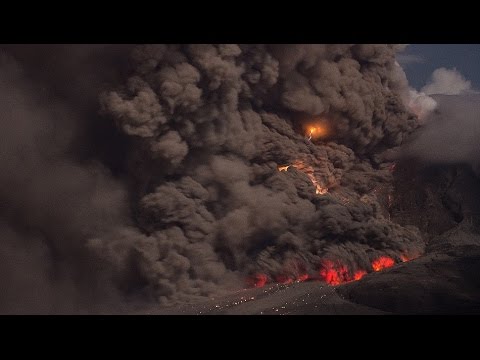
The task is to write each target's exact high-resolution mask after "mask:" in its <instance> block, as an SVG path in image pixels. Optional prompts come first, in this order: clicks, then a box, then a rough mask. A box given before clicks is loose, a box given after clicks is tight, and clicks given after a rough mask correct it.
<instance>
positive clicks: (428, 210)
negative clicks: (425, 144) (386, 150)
mask: <svg viewBox="0 0 480 360" xmlns="http://www.w3.org/2000/svg"><path fill="white" fill-rule="evenodd" d="M395 180H396V184H395V187H396V190H397V192H398V194H401V196H397V197H396V199H395V203H394V205H393V206H392V218H393V219H394V220H395V221H398V222H400V223H402V222H403V223H410V224H412V223H413V224H415V225H416V226H418V227H419V228H420V229H421V230H422V232H423V233H424V234H425V235H426V237H427V239H428V244H427V247H426V251H425V254H424V255H423V256H421V257H419V258H417V259H415V260H412V261H409V262H404V263H401V264H397V265H395V266H394V267H392V268H389V269H386V270H384V271H381V272H373V273H370V274H367V275H366V276H364V277H363V278H362V279H361V280H359V281H354V282H350V283H346V284H342V285H339V286H328V285H326V284H325V283H323V282H318V281H308V282H303V283H298V282H296V283H293V284H288V285H287V284H269V285H267V286H265V287H262V288H256V289H245V290H242V291H239V292H236V293H234V294H231V295H229V296H224V297H218V298H212V299H210V300H208V301H205V302H201V303H198V304H193V305H184V306H176V307H170V308H162V309H158V308H150V309H148V310H145V309H142V310H141V311H138V312H136V313H140V314H183V315H205V314H219V315H220V314H238V315H245V314H249V315H307V314H312V315H352V314H358V315H377V314H378V315H380V314H478V313H480V279H479V277H478V276H477V274H478V273H479V272H480V227H479V224H478V222H477V221H476V220H475V219H478V215H479V213H480V211H479V210H480V209H479V205H478V203H477V201H476V200H477V199H478V198H479V196H480V186H479V185H480V184H479V180H478V178H477V177H476V176H475V175H474V173H473V172H472V171H471V170H470V168H468V167H466V166H465V167H462V166H450V167H445V166H443V167H427V168H419V166H416V165H412V162H408V166H407V162H404V163H399V164H398V168H397V170H396V175H395Z"/></svg>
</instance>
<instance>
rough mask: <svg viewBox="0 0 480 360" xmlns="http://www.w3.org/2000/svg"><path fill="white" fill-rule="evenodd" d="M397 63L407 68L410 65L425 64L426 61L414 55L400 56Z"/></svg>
mask: <svg viewBox="0 0 480 360" xmlns="http://www.w3.org/2000/svg"><path fill="white" fill-rule="evenodd" d="M397 61H398V62H399V64H400V65H402V66H407V65H410V64H421V63H424V62H425V59H424V58H423V57H421V56H420V55H414V54H398V55H397Z"/></svg>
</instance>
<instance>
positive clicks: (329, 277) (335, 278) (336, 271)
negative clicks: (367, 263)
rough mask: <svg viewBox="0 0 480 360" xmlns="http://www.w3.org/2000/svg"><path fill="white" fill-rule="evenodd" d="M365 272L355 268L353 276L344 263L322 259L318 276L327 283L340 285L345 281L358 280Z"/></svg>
mask: <svg viewBox="0 0 480 360" xmlns="http://www.w3.org/2000/svg"><path fill="white" fill-rule="evenodd" d="M366 273H367V272H366V271H365V270H357V271H356V272H355V273H354V274H353V276H352V274H351V273H350V271H349V269H348V267H347V266H346V265H343V264H340V263H338V262H337V263H334V262H333V261H331V260H324V261H323V262H322V268H321V269H320V277H321V278H322V279H323V280H324V281H325V282H326V283H327V284H329V285H333V286H335V285H340V284H343V283H346V282H350V281H355V280H360V279H361V278H362V277H363V276H364V275H365V274H366Z"/></svg>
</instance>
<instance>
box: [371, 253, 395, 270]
mask: <svg viewBox="0 0 480 360" xmlns="http://www.w3.org/2000/svg"><path fill="white" fill-rule="evenodd" d="M393 265H395V261H394V260H393V259H392V258H391V257H389V256H380V257H379V258H378V259H375V260H373V261H372V269H373V271H381V270H384V269H387V268H389V267H392V266H393Z"/></svg>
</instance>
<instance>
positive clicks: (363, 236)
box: [0, 44, 424, 312]
mask: <svg viewBox="0 0 480 360" xmlns="http://www.w3.org/2000/svg"><path fill="white" fill-rule="evenodd" d="M130 49H131V50H132V51H129V53H130V55H129V57H126V56H117V57H119V58H122V59H124V60H128V61H125V62H124V63H121V64H116V65H115V66H116V67H117V68H119V70H118V71H117V72H116V73H115V72H113V73H110V72H107V75H108V76H107V75H105V76H104V77H102V76H99V78H100V79H103V80H102V81H100V80H98V79H99V78H97V77H92V76H88V77H85V79H90V80H85V81H86V84H84V86H83V87H81V86H80V85H79V87H81V88H82V89H85V92H86V93H87V94H88V96H86V97H84V99H95V100H88V101H87V100H85V101H84V102H83V101H75V100H72V99H76V98H77V95H78V94H77V93H76V92H73V93H72V94H70V95H69V94H67V96H66V98H64V99H62V101H60V100H58V96H57V95H55V96H53V97H52V98H51V99H53V98H54V99H57V100H58V101H56V102H52V100H51V99H49V100H48V101H46V102H45V103H44V104H41V106H39V105H38V104H36V103H35V101H36V99H37V95H36V92H35V91H33V92H29V91H27V90H25V89H26V88H28V84H29V82H40V83H41V82H42V81H45V79H42V78H41V76H40V79H39V78H38V77H37V78H35V79H25V77H22V76H21V75H18V76H17V75H13V77H12V75H11V74H12V71H11V70H3V71H2V72H1V73H2V77H1V79H2V81H3V85H2V87H0V90H1V91H2V93H3V92H5V96H7V97H6V99H7V100H6V101H5V102H4V106H3V108H2V109H0V111H1V114H2V117H3V118H4V119H8V121H3V122H2V123H3V125H2V127H3V128H2V129H1V130H2V131H1V133H2V134H5V135H1V136H2V138H1V140H2V141H1V142H0V146H3V151H2V152H1V153H0V154H1V155H0V165H1V166H2V167H3V169H4V170H5V171H4V172H3V174H4V175H3V176H1V177H0V181H1V182H2V192H3V193H2V194H1V196H2V202H3V203H4V204H9V205H8V206H5V207H4V209H2V213H1V215H2V217H1V218H2V220H3V222H1V224H4V225H2V231H3V232H4V233H5V234H8V236H7V238H8V239H9V240H8V241H7V240H6V241H4V243H2V248H1V249H2V251H1V252H0V254H10V253H12V252H13V251H14V250H12V249H15V254H17V255H16V256H18V258H19V262H22V261H23V262H29V264H30V266H31V267H32V271H31V272H32V274H36V276H39V277H41V278H42V281H43V282H45V283H46V284H49V287H50V288H51V289H52V290H51V294H53V295H51V298H58V296H57V295H56V293H55V292H57V293H58V292H63V291H67V290H63V289H64V287H66V288H67V289H69V290H68V291H69V292H68V291H67V293H69V294H71V299H72V301H70V305H69V307H68V310H67V311H71V309H72V308H75V306H76V305H71V303H75V301H77V303H78V301H79V300H78V299H79V298H82V296H84V295H85V294H86V293H92V294H94V295H92V296H93V297H94V298H95V297H96V299H98V298H102V299H104V298H106V297H107V295H106V294H105V293H108V295H109V296H112V297H117V296H126V297H127V298H128V297H132V296H133V297H143V298H147V299H151V300H154V301H158V302H160V303H162V304H173V303H178V302H187V301H193V300H196V299H202V298H205V297H208V296H212V295H214V294H219V293H221V292H223V291H228V290H229V289H238V288H239V287H243V286H244V280H245V278H246V277H247V276H248V275H250V274H253V273H265V274H267V275H268V276H269V277H270V278H272V279H274V278H275V276H276V275H278V274H280V273H285V274H290V275H292V276H294V275H295V274H296V273H298V272H299V271H306V272H311V273H314V272H317V271H318V266H319V264H320V263H321V261H322V259H325V258H329V259H338V260H341V261H342V262H343V263H345V264H348V265H349V267H351V268H352V269H356V268H366V267H367V266H368V265H369V264H370V262H371V260H372V259H373V258H375V257H377V256H379V255H384V254H386V255H390V256H392V257H395V258H398V256H399V254H401V253H402V252H408V251H417V252H418V251H421V250H422V249H423V246H424V243H423V240H422V238H421V236H420V234H419V232H418V230H416V229H415V228H412V227H402V226H400V225H398V224H395V223H393V222H391V221H390V220H389V215H388V201H387V199H388V195H389V194H390V193H391V192H392V186H391V180H392V173H391V171H390V169H389V167H390V165H391V164H390V163H388V162H387V161H386V160H385V159H384V158H383V154H385V152H386V151H388V150H389V149H392V148H396V147H398V146H400V145H401V144H402V143H403V142H404V140H405V139H406V138H407V137H408V136H409V134H411V133H412V131H414V130H415V128H416V127H417V126H418V123H417V120H416V118H415V116H414V115H413V114H411V113H410V112H409V111H408V110H407V109H406V108H405V106H404V105H403V102H402V96H404V94H405V93H406V92H407V91H408V88H407V86H408V84H406V82H405V80H404V79H403V78H402V77H401V76H399V69H398V65H397V64H396V62H395V54H396V52H397V51H398V50H399V49H401V47H400V46H394V45H232V44H227V45H202V44H195V45H144V46H137V47H134V48H130V47H122V48H117V47H115V46H113V47H108V46H106V47H100V48H94V49H90V51H91V52H90V54H96V56H98V57H99V58H101V59H103V60H102V61H100V60H99V62H98V63H97V64H96V66H93V65H91V66H90V65H89V66H86V67H82V66H79V67H80V68H81V70H82V71H79V72H77V76H78V74H82V73H85V74H90V75H91V74H101V73H102V72H101V70H102V69H104V68H105V69H106V68H109V69H111V68H112V66H111V62H112V59H113V58H115V56H112V54H114V55H124V54H125V52H126V51H127V50H130ZM7 50H8V51H9V52H11V53H14V54H16V56H17V57H18V58H22V51H21V50H19V49H13V50H12V49H7ZM57 54H59V55H58V56H60V58H61V57H67V58H69V56H71V55H68V52H65V53H63V52H62V51H60V50H58V53H57ZM100 54H101V56H100ZM94 57H95V56H94ZM23 62H24V63H25V60H24V61H23ZM27 62H28V61H27ZM40 63H41V61H40ZM86 63H87V64H92V62H90V61H86ZM8 64H9V63H8V62H7V63H6V64H2V69H7V68H6V67H8V66H11V65H8ZM93 64H95V62H94V61H93ZM27 65H28V64H27ZM115 66H114V67H113V68H115ZM27 67H28V66H27ZM73 68H75V66H73ZM63 73H69V72H68V71H66V72H65V69H64V68H63V69H60V70H59V73H58V74H56V73H55V71H53V70H52V74H56V76H53V77H54V78H55V79H59V80H58V84H57V85H56V87H54V88H56V89H57V90H58V89H62V87H66V86H67V84H65V83H62V81H61V78H62V77H67V78H68V76H67V75H63ZM115 83H116V84H115ZM2 88H3V89H4V90H2ZM12 89H16V90H15V91H14V92H12ZM59 92H60V93H61V91H59ZM12 94H14V95H12ZM8 96H10V97H8ZM97 99H99V102H100V111H101V116H98V115H97V114H95V116H93V115H92V114H94V113H91V112H89V111H87V110H85V108H84V106H86V107H87V108H92V109H97V107H96V106H95V105H94V104H96V101H97ZM319 118H321V119H323V120H324V121H325V122H326V123H327V124H328V126H329V128H330V129H331V132H330V135H329V136H328V137H327V138H325V139H319V140H314V141H313V142H310V141H308V140H306V137H305V131H304V129H303V127H304V125H305V124H306V123H308V122H312V121H313V120H315V119H319ZM92 119H94V121H92ZM97 122H98V123H97ZM86 124H89V125H88V126H86ZM105 124H113V125H114V126H111V127H108V126H107V127H106V129H107V130H108V131H107V130H104V132H103V133H101V134H103V135H105V134H108V135H109V136H113V135H112V134H114V133H115V134H116V135H115V139H119V140H118V141H117V142H111V141H110V140H109V139H108V138H103V137H101V136H99V135H98V132H99V131H100V130H98V129H99V128H101V127H102V126H106V125H105ZM93 138H95V139H96V140H95V142H94V141H93V140H92V139H93ZM52 139H57V141H58V142H59V143H57V142H53V141H52ZM102 139H103V142H102ZM71 144H74V145H75V146H71ZM79 144H86V145H85V146H90V147H92V150H91V151H90V152H88V151H87V152H85V151H83V152H82V150H81V149H82V146H79ZM72 149H73V150H72ZM79 149H80V150H79ZM98 149H102V151H105V152H106V153H107V155H105V157H100V156H99V155H98V154H97V150H98ZM78 152H80V153H82V154H84V158H82V159H81V160H82V161H79V159H78ZM85 153H87V154H89V156H86V155H85ZM19 164H22V165H23V166H19ZM112 164H116V165H115V166H118V167H119V169H117V170H118V171H117V173H118V174H116V175H115V174H112V172H111V170H109V167H110V169H111V168H112V166H113V165H112ZM287 164H297V165H298V164H301V165H298V166H297V168H295V167H291V168H289V169H288V171H286V172H280V171H278V169H277V166H279V165H287ZM299 169H300V170H299ZM312 176H313V177H314V178H315V179H316V180H317V181H318V182H319V184H321V186H324V187H329V192H328V193H327V194H325V195H317V194H315V187H314V185H313V184H312V181H311V177H312ZM17 244H25V245H22V246H23V247H22V246H20V245H17ZM17 246H18V248H17ZM79 254H81V255H79ZM0 256H5V257H7V255H0ZM8 256H10V255H8ZM25 259H27V260H25ZM30 259H31V261H30ZM45 259H47V260H45ZM5 264H7V265H4V266H6V267H8V269H10V270H9V271H10V272H9V271H5V273H6V274H10V275H9V278H8V281H6V282H3V283H4V284H9V283H15V284H17V283H19V281H20V282H21V281H24V282H25V284H28V281H30V280H28V281H27V280H25V279H23V278H22V279H20V278H18V280H17V277H18V276H20V275H19V274H20V272H19V271H17V270H16V268H15V266H14V265H8V264H10V263H9V262H5ZM38 264H41V266H40V265H38ZM45 264H47V266H46V267H45ZM92 264H93V265H95V266H93V265H92ZM22 274H23V273H22ZM297 275H298V274H297ZM32 276H33V275H32ZM92 284H99V285H97V288H100V289H101V290H102V291H97V290H98V289H97V290H95V289H94V288H95V286H94V285H92ZM3 286H4V287H5V289H7V290H8V291H9V297H7V298H8V299H17V298H25V295H24V294H23V293H22V292H21V291H20V290H18V291H16V290H15V289H14V288H12V287H9V286H7V285H3ZM49 287H46V288H49ZM94 290H95V291H94ZM30 295H32V294H31V293H30V294H29V296H30ZM29 298H30V299H33V298H32V297H31V296H30V297H29ZM32 302H33V303H28V304H25V307H24V308H21V309H19V308H17V307H14V306H13V305H11V304H13V303H14V301H13V300H12V301H9V302H8V304H10V305H9V306H10V307H9V306H7V305H8V304H5V305H3V309H4V312H8V311H28V310H31V311H44V312H55V311H58V309H63V308H61V307H60V308H59V307H54V308H48V309H40V310H39V309H37V308H35V307H34V305H35V304H34V303H35V301H34V300H32ZM75 304H76V303H75ZM82 305H84V306H85V307H87V305H86V304H84V303H82ZM12 306H13V307H12ZM77 307H78V306H77ZM25 309H27V310H25ZM75 309H76V308H75Z"/></svg>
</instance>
